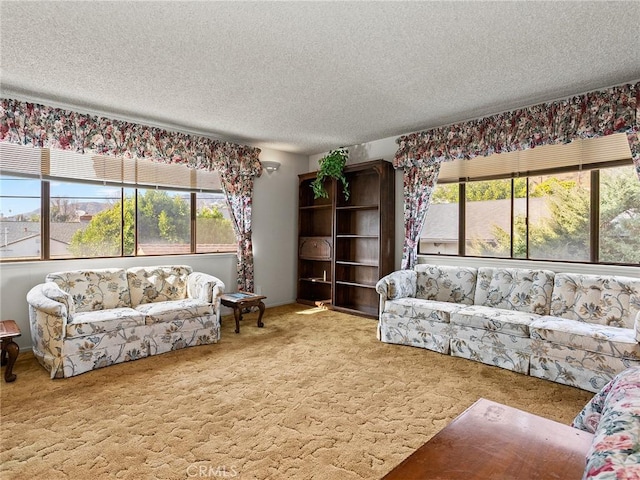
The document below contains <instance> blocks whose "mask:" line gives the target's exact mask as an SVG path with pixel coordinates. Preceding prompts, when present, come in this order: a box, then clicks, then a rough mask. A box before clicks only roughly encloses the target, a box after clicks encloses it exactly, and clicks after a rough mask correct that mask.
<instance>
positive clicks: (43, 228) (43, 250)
mask: <svg viewBox="0 0 640 480" xmlns="http://www.w3.org/2000/svg"><path fill="white" fill-rule="evenodd" d="M1 175H2V176H16V175H10V174H1ZM31 178H34V179H35V178H37V177H31ZM51 181H63V182H66V183H84V184H93V185H97V186H98V185H99V186H103V185H105V184H107V183H109V182H99V181H95V182H90V181H81V180H77V179H64V178H60V177H57V178H55V179H53V178H52V179H49V178H42V177H41V178H40V211H41V215H40V257H39V258H38V257H35V256H34V257H29V258H0V263H3V264H9V263H21V262H38V261H53V262H58V261H72V260H93V259H101V258H132V257H141V258H142V257H161V256H184V255H227V254H235V253H236V251H237V240H236V242H235V243H233V244H229V249H228V250H219V251H214V252H198V251H197V231H196V224H197V221H196V219H197V212H198V208H197V194H198V193H216V194H222V195H223V196H224V192H223V191H222V190H208V189H197V190H193V189H181V188H171V187H165V186H157V187H156V189H157V190H162V191H173V192H182V193H184V194H188V195H189V202H190V219H189V223H190V241H189V245H190V252H189V253H158V254H145V255H140V254H139V253H138V228H137V223H136V228H135V229H134V232H135V234H134V238H135V247H134V251H133V254H126V253H125V252H124V250H123V248H121V251H120V255H104V256H91V257H75V256H70V257H54V258H52V257H51V242H50V236H51V228H50V215H51V205H50V201H51ZM112 185H113V186H114V187H117V188H119V189H120V196H121V198H124V196H125V190H130V191H133V195H134V199H135V200H134V202H135V210H136V218H137V215H138V191H139V190H149V188H150V186H148V185H126V184H124V185H123V184H112ZM225 203H227V202H226V199H225ZM121 205H122V210H121V221H122V222H124V212H123V209H124V202H122V203H121ZM227 208H229V206H228V203H227ZM229 210H230V209H229ZM232 223H233V221H232ZM234 234H235V232H234ZM121 242H124V236H122V239H121Z"/></svg>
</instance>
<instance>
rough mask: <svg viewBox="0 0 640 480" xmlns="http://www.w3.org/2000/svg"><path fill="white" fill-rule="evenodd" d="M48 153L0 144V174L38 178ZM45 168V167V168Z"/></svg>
mask: <svg viewBox="0 0 640 480" xmlns="http://www.w3.org/2000/svg"><path fill="white" fill-rule="evenodd" d="M47 155H48V152H47V151H46V150H45V149H42V148H34V147H26V146H24V145H15V144H13V143H0V172H1V173H2V174H4V175H28V176H34V177H39V176H40V173H41V172H42V168H43V164H44V165H46V163H47V162H46V156H47ZM45 168H46V167H45Z"/></svg>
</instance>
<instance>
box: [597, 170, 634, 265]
mask: <svg viewBox="0 0 640 480" xmlns="http://www.w3.org/2000/svg"><path fill="white" fill-rule="evenodd" d="M599 186H600V189H599V194H600V195H599V197H600V201H599V207H600V208H599V222H598V223H599V228H598V233H599V247H600V248H599V258H600V261H601V262H620V263H636V264H638V263H640V182H638V179H637V177H636V174H635V171H634V170H633V167H619V168H608V169H606V170H600V175H599Z"/></svg>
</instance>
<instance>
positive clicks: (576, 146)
mask: <svg viewBox="0 0 640 480" xmlns="http://www.w3.org/2000/svg"><path fill="white" fill-rule="evenodd" d="M626 159H628V160H629V163H631V150H630V149H629V142H628V140H627V135H626V134H624V133H618V134H614V135H608V136H606V137H599V138H589V139H576V140H575V141H573V142H571V143H568V144H565V145H544V146H541V147H536V148H531V149H528V150H521V151H518V152H508V153H500V154H494V155H491V156H489V157H476V158H474V159H471V160H454V161H453V162H444V163H442V165H441V166H440V174H439V177H438V179H439V181H440V182H447V181H449V182H452V181H453V182H457V181H459V180H460V179H462V180H464V179H479V178H489V177H499V176H526V175H527V174H529V173H533V172H541V171H546V170H553V169H558V168H564V167H574V166H575V167H579V166H588V165H593V164H599V163H607V162H614V161H619V160H626Z"/></svg>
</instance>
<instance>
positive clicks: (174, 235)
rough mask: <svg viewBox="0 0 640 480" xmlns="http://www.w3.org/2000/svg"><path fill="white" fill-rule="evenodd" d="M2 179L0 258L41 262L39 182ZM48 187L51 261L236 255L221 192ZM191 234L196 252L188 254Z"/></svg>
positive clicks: (74, 185) (53, 183) (72, 185)
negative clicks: (217, 253) (225, 253)
mask: <svg viewBox="0 0 640 480" xmlns="http://www.w3.org/2000/svg"><path fill="white" fill-rule="evenodd" d="M0 182H1V183H0V189H1V192H2V193H1V195H0V258H2V259H14V260H15V259H37V258H41V229H42V226H41V220H42V219H41V215H42V206H41V202H42V201H43V199H42V197H41V191H42V190H41V186H42V182H41V181H40V180H39V179H30V178H21V177H9V176H2V177H0ZM48 184H49V193H48V197H49V202H48V207H49V222H48V230H49V239H48V241H49V250H50V253H49V257H50V258H87V257H109V256H122V255H124V256H130V255H160V254H178V253H181V254H186V253H207V252H224V251H235V250H236V240H235V234H234V231H233V225H232V223H231V219H230V217H229V211H228V207H227V204H226V201H225V198H224V195H223V194H222V193H220V192H198V193H195V194H192V193H190V192H185V191H183V192H180V191H171V190H161V189H134V188H123V187H114V186H108V185H100V184H85V183H71V182H61V181H54V180H52V181H50V182H48ZM192 199H194V200H193V201H195V232H192V222H191V202H192ZM45 201H46V199H45ZM192 234H195V239H196V240H195V245H196V247H195V252H192V251H191V250H192V246H191V244H192V242H191V236H192Z"/></svg>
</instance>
